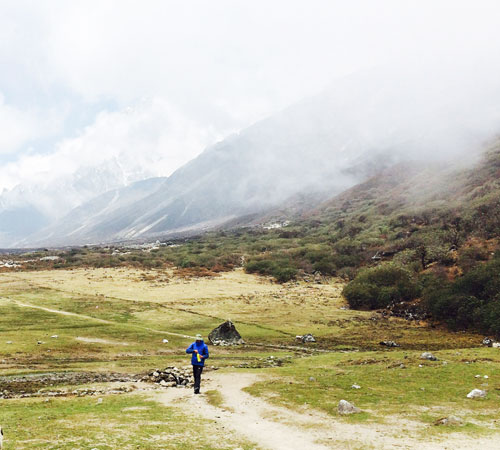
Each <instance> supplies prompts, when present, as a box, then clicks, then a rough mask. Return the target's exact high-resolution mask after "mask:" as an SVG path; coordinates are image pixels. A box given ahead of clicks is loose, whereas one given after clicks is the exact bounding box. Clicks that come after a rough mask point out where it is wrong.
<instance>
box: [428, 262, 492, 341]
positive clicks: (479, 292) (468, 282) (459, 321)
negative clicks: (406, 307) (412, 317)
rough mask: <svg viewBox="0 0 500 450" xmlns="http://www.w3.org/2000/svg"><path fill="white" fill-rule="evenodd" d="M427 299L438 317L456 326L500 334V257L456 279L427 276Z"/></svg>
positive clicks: (431, 311)
mask: <svg viewBox="0 0 500 450" xmlns="http://www.w3.org/2000/svg"><path fill="white" fill-rule="evenodd" d="M424 300H425V304H426V306H427V308H428V310H429V312H430V313H431V314H432V315H433V317H434V318H435V319H437V320H443V321H445V322H446V323H447V324H448V326H450V327H451V328H452V329H455V330H467V329H471V330H476V331H480V332H483V333H486V334H494V335H495V336H497V337H499V336H500V257H499V256H498V255H497V256H496V258H495V259H494V260H492V261H490V262H488V263H484V264H481V265H478V266H476V267H475V268H473V269H472V270H470V271H469V272H468V273H466V274H465V275H464V276H462V277H461V278H458V279H457V280H455V281H454V282H448V281H446V280H443V279H439V278H437V277H435V278H434V279H433V280H427V284H426V286H425V288H424Z"/></svg>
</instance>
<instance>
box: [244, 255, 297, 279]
mask: <svg viewBox="0 0 500 450" xmlns="http://www.w3.org/2000/svg"><path fill="white" fill-rule="evenodd" d="M245 271H246V272H247V273H258V274H259V275H268V276H272V277H273V278H274V279H275V280H276V281H278V282H279V283H285V282H287V281H290V280H292V279H294V278H295V276H296V275H297V272H298V270H297V267H295V266H294V265H293V263H292V262H291V261H290V260H288V259H286V258H280V259H261V258H255V259H251V260H249V261H248V262H247V264H246V265H245Z"/></svg>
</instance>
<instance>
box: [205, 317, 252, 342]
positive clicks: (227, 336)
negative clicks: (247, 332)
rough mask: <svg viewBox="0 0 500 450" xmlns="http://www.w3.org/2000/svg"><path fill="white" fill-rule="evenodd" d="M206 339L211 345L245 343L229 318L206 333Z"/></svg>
mask: <svg viewBox="0 0 500 450" xmlns="http://www.w3.org/2000/svg"><path fill="white" fill-rule="evenodd" d="M208 340H209V341H210V343H211V344H213V345H240V344H244V343H245V341H244V340H243V339H242V338H241V335H240V333H238V330H236V327H235V326H234V324H233V322H231V321H230V320H227V321H226V322H224V323H222V324H220V325H219V326H218V327H217V328H214V329H213V330H212V331H211V332H210V334H209V335H208Z"/></svg>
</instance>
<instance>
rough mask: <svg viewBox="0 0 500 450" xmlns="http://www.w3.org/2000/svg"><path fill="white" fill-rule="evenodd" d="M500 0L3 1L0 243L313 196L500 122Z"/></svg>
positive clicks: (260, 209) (114, 230)
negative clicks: (475, 0) (423, 0)
mask: <svg viewBox="0 0 500 450" xmlns="http://www.w3.org/2000/svg"><path fill="white" fill-rule="evenodd" d="M499 12H500V6H499V4H498V2H496V1H495V0H484V1H481V2H473V1H470V0H458V1H457V0H442V1H439V2H421V1H413V0H409V1H407V2H401V1H398V0H381V1H380V2H373V1H371V0H353V1H351V2H344V1H341V0H332V1H326V0H311V1H309V2H308V3H307V4H306V3H304V2H302V1H300V0H287V1H285V0H275V1H273V2H265V1H263V0H255V1H254V2H252V3H251V4H243V3H241V2H239V3H236V2H233V1H231V0H216V1H213V2H210V3H207V2H204V1H202V0H192V1H190V2H175V1H170V0H150V1H148V2H142V3H140V2H123V1H118V0H105V1H103V2H102V4H101V3H100V4H99V6H96V5H93V4H89V3H88V2H85V1H83V0H74V1H72V2H53V1H43V2H31V1H29V0H15V1H14V0H5V1H4V2H2V5H1V6H0V61H2V71H0V128H1V130H2V133H0V134H1V136H0V247H15V246H31V245H66V244H80V243H87V242H104V241H110V240H121V239H151V238H155V237H157V236H163V235H165V234H168V233H172V232H175V231H179V230H200V229H206V228H209V227H212V226H215V225H217V224H223V223H226V222H227V221H231V220H235V219H236V218H238V217H241V216H243V215H247V214H254V215H259V214H266V213H268V212H270V211H272V210H274V209H275V208H280V207H281V206H282V205H284V204H288V205H291V204H293V202H294V200H293V199H295V198H297V196H300V197H301V198H302V200H301V201H302V202H304V201H305V200H304V199H306V198H307V199H309V201H311V202H314V201H320V200H321V199H325V198H328V197H331V196H333V195H335V194H336V193H338V192H340V191H342V190H344V189H346V188H349V187H351V186H353V185H354V184H356V183H358V182H360V181H363V180H364V179H365V178H366V177H368V176H370V175H372V174H373V173H375V172H376V171H377V170H378V169H380V168H382V167H385V166H388V165H391V164H393V163H396V162H398V161H401V160H405V161H408V160H410V161H411V160H418V159H420V160H425V161H426V162H432V161H435V160H440V161H441V162H443V161H444V162H446V161H453V163H454V164H456V163H460V164H464V165H467V164H473V162H474V158H475V154H476V153H477V151H478V149H480V148H481V147H482V144H483V143H484V142H485V141H487V140H489V139H491V138H492V137H494V136H496V135H498V133H499V132H500V123H499V116H500V114H499V105H500V87H499V84H500V82H499V80H500V60H499V59H498V57H497V55H498V54H500V28H499V27H498V14H499Z"/></svg>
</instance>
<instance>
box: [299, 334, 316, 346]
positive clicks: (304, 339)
mask: <svg viewBox="0 0 500 450" xmlns="http://www.w3.org/2000/svg"><path fill="white" fill-rule="evenodd" d="M301 341H302V343H304V344H305V343H306V342H316V339H315V338H314V336H313V335H312V334H311V333H307V334H304V336H302V339H301Z"/></svg>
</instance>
